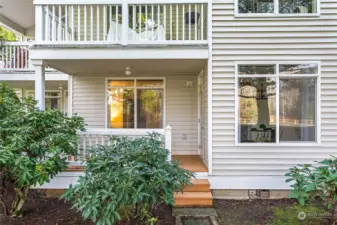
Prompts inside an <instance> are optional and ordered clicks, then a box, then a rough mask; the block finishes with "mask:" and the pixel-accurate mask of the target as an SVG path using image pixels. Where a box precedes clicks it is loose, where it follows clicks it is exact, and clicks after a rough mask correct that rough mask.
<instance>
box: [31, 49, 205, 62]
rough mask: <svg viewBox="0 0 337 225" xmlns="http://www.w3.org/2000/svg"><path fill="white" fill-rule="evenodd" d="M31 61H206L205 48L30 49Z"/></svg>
mask: <svg viewBox="0 0 337 225" xmlns="http://www.w3.org/2000/svg"><path fill="white" fill-rule="evenodd" d="M30 58H31V59H32V60H90V59H96V60H104V59H207V58H208V49H206V48H188V49H184V48H180V49H179V48H176V49H174V48H169V49H163V48H157V49H154V48H148V49H145V48H139V49H122V48H121V49H118V48H103V49H102V48H93V49H90V48H72V49H69V48H46V49H42V48H40V49H31V50H30Z"/></svg>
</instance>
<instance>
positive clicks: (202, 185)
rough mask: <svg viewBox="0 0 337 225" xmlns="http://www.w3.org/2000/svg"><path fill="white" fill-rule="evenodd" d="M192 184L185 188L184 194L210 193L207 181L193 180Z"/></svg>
mask: <svg viewBox="0 0 337 225" xmlns="http://www.w3.org/2000/svg"><path fill="white" fill-rule="evenodd" d="M191 182H192V184H191V185H189V186H187V187H185V188H184V192H210V191H211V189H210V183H209V181H208V180H207V179H193V180H192V181H191Z"/></svg>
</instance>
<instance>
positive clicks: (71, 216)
mask: <svg viewBox="0 0 337 225" xmlns="http://www.w3.org/2000/svg"><path fill="white" fill-rule="evenodd" d="M214 207H215V209H216V211H217V213H218V218H217V220H218V223H219V225H332V224H333V221H332V220H331V216H330V215H329V211H326V210H325V209H323V208H324V207H323V206H322V204H320V203H315V204H314V205H313V206H309V208H306V209H302V208H299V206H298V204H297V203H296V202H295V201H293V200H290V199H283V200H214ZM70 208H71V205H70V204H68V203H64V202H63V201H60V200H58V199H56V198H46V197H45V196H44V195H42V194H40V193H38V192H33V193H31V194H30V195H29V198H28V199H27V202H26V204H25V206H24V210H23V217H22V218H17V219H11V218H7V217H5V216H4V215H1V214H0V225H93V223H92V222H91V221H83V220H82V217H81V215H80V214H79V213H78V212H76V211H74V210H72V209H70ZM302 211H304V212H306V213H307V214H306V215H307V218H306V219H305V220H299V219H298V213H299V212H302ZM153 215H154V216H155V217H158V223H157V224H156V225H175V218H174V217H173V216H172V210H171V208H170V207H168V206H165V205H160V206H158V207H157V208H156V209H155V210H154V211H153ZM326 215H327V216H326ZM316 217H318V218H316ZM116 225H136V224H130V223H119V224H116ZM335 225H337V222H336V224H335Z"/></svg>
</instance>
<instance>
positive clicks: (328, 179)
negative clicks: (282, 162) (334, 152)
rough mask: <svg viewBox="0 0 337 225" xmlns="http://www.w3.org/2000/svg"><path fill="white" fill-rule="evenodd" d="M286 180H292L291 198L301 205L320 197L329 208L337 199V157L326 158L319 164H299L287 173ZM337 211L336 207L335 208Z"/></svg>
mask: <svg viewBox="0 0 337 225" xmlns="http://www.w3.org/2000/svg"><path fill="white" fill-rule="evenodd" d="M286 176H287V177H289V178H288V179H287V180H286V182H292V185H291V187H292V188H293V191H292V193H291V194H290V197H291V198H296V199H297V200H298V201H299V203H300V204H301V205H305V204H306V203H308V202H312V201H315V200H316V199H317V198H320V199H321V200H322V201H323V202H324V203H325V204H326V205H328V207H329V208H331V207H332V206H334V205H335V203H336V201H337V158H336V157H332V158H331V159H325V160H323V161H321V162H318V164H317V165H310V164H305V165H299V166H296V167H293V168H291V169H290V170H289V173H287V174H286ZM335 211H336V209H335Z"/></svg>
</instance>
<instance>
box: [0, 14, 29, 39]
mask: <svg viewBox="0 0 337 225" xmlns="http://www.w3.org/2000/svg"><path fill="white" fill-rule="evenodd" d="M0 24H2V25H3V26H4V27H5V28H6V29H9V30H11V31H13V32H15V33H19V34H21V35H25V34H26V29H25V28H24V27H22V26H20V25H19V24H17V23H15V22H14V21H12V20H10V19H8V18H7V17H5V16H4V15H2V14H0Z"/></svg>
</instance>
